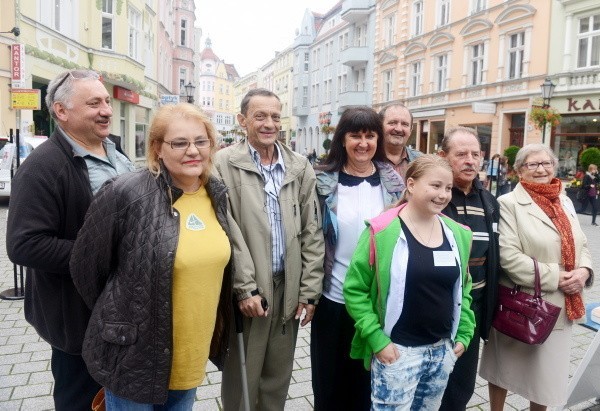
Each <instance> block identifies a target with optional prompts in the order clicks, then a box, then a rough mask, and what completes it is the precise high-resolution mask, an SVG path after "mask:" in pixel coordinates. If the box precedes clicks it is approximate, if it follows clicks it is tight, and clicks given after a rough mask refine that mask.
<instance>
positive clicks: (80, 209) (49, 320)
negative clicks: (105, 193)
mask: <svg viewBox="0 0 600 411" xmlns="http://www.w3.org/2000/svg"><path fill="white" fill-rule="evenodd" d="M46 105H47V106H48V111H49V112H50V115H51V116H52V118H53V119H54V120H55V122H56V123H57V127H56V130H55V132H54V133H53V134H52V136H50V139H49V140H48V141H47V142H45V143H44V144H42V145H41V146H39V147H38V148H37V149H36V150H34V151H33V153H31V154H30V155H29V156H28V157H27V161H26V162H24V163H23V165H21V167H19V169H18V170H17V173H16V174H15V177H14V179H13V180H12V193H11V199H10V205H9V214H8V215H9V216H8V222H7V231H6V246H7V252H8V256H9V258H10V259H11V261H12V262H14V263H16V264H19V265H23V266H25V267H27V279H26V287H25V318H26V320H27V321H28V322H29V323H30V324H32V325H33V326H34V327H35V329H36V331H37V332H38V334H39V335H40V336H41V337H42V338H43V339H44V340H46V341H47V342H48V343H49V344H50V345H51V346H52V362H51V366H52V375H53V377H54V381H55V384H54V405H55V408H56V410H59V411H60V410H67V409H68V410H84V409H85V410H89V409H90V405H91V402H92V399H93V397H94V395H95V394H96V392H97V391H98V389H99V388H100V386H99V385H98V384H97V383H96V382H95V381H94V380H93V379H92V378H91V377H90V375H89V373H88V371H87V368H86V366H85V363H84V362H83V359H82V358H81V345H82V342H83V337H84V333H85V330H86V327H87V324H88V320H89V318H90V310H89V308H88V307H87V306H86V305H85V303H84V301H83V299H82V298H81V297H80V295H79V293H78V292H77V290H76V289H75V286H74V285H73V281H72V280H71V275H70V272H69V259H70V257H71V249H72V247H73V242H74V241H75V237H76V235H77V232H78V231H79V229H80V228H81V226H82V224H83V219H84V217H85V213H86V211H87V209H88V206H89V204H90V202H91V200H92V196H93V195H94V194H95V192H96V191H98V190H99V189H100V186H101V185H102V184H103V183H104V182H105V181H106V180H108V179H110V178H112V177H115V176H117V175H119V174H121V173H124V172H127V171H132V170H133V169H134V167H133V165H132V164H131V162H129V160H127V158H126V157H125V156H124V155H122V154H121V153H118V152H117V151H116V149H115V145H114V143H112V141H110V140H109V139H107V137H108V135H109V133H110V124H111V117H112V107H111V105H110V95H109V94H108V91H107V90H106V88H105V87H104V85H103V84H102V82H101V81H100V78H99V76H98V74H97V73H95V72H93V71H88V70H72V71H67V72H64V73H62V74H60V75H59V76H58V77H56V78H55V79H54V80H52V81H51V82H50V84H49V85H48V91H47V95H46Z"/></svg>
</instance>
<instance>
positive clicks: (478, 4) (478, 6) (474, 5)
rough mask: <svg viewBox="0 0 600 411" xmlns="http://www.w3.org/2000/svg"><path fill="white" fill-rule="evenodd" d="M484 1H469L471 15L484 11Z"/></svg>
mask: <svg viewBox="0 0 600 411" xmlns="http://www.w3.org/2000/svg"><path fill="white" fill-rule="evenodd" d="M485 3H486V0H471V14H474V13H479V12H480V11H483V10H485V6H486V4H485Z"/></svg>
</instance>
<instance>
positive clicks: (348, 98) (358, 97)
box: [339, 91, 370, 112]
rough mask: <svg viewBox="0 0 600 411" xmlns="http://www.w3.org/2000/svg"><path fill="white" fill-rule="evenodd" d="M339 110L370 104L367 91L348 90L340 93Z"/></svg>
mask: <svg viewBox="0 0 600 411" xmlns="http://www.w3.org/2000/svg"><path fill="white" fill-rule="evenodd" d="M339 102H340V104H339V112H342V111H344V110H346V109H347V108H350V107H356V106H367V105H369V104H370V102H369V101H367V92H366V91H346V92H344V93H341V94H340V95H339Z"/></svg>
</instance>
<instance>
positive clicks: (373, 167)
mask: <svg viewBox="0 0 600 411" xmlns="http://www.w3.org/2000/svg"><path fill="white" fill-rule="evenodd" d="M342 171H343V172H344V173H346V174H348V175H351V176H354V177H370V176H372V175H373V174H375V172H376V171H377V169H376V168H375V164H373V162H372V161H371V174H369V175H368V176H358V175H356V174H352V173H349V172H348V169H347V168H346V166H345V165H343V166H342Z"/></svg>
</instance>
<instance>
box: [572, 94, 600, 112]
mask: <svg viewBox="0 0 600 411" xmlns="http://www.w3.org/2000/svg"><path fill="white" fill-rule="evenodd" d="M567 111H568V112H570V113H573V112H575V113H576V112H578V111H600V98H598V99H590V98H587V99H582V98H579V99H575V98H572V97H569V98H567Z"/></svg>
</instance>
